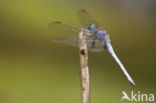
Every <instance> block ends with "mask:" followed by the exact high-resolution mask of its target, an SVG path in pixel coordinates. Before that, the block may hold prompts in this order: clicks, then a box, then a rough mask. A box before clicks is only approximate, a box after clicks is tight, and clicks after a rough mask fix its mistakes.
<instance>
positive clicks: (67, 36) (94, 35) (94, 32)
mask: <svg viewBox="0 0 156 103" xmlns="http://www.w3.org/2000/svg"><path fill="white" fill-rule="evenodd" d="M78 17H79V20H80V22H81V23H82V25H83V26H82V27H76V26H73V25H70V24H66V23H63V22H60V21H53V22H50V23H49V27H50V28H51V30H52V32H53V33H56V34H58V35H61V38H59V39H55V40H54V41H55V42H59V43H63V44H68V45H71V46H74V47H79V39H78V34H79V32H80V31H82V32H84V34H85V36H86V39H85V42H86V44H87V50H88V51H93V52H99V51H104V50H106V51H107V52H108V53H109V54H110V55H111V56H112V57H113V58H114V59H115V61H116V62H117V64H118V65H119V67H120V68H121V70H122V71H123V73H124V74H125V76H126V77H127V79H128V81H129V82H130V83H131V84H132V86H135V83H134V81H133V79H132V78H131V76H130V75H129V73H128V72H127V71H126V69H125V67H124V66H123V64H122V63H121V61H120V60H119V58H118V57H117V55H116V53H115V52H114V49H113V47H112V45H111V42H110V38H109V34H108V33H107V32H106V31H105V30H104V29H103V28H102V27H101V26H100V25H99V23H98V22H97V21H95V20H94V18H93V17H92V16H91V15H90V14H89V13H88V12H87V11H86V10H85V9H81V10H79V11H78Z"/></svg>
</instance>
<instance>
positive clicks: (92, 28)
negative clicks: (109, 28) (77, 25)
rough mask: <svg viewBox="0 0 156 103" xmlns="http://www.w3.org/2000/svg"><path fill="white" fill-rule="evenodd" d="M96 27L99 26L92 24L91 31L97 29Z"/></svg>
mask: <svg viewBox="0 0 156 103" xmlns="http://www.w3.org/2000/svg"><path fill="white" fill-rule="evenodd" d="M96 28H97V27H96V25H95V24H90V25H89V27H88V29H89V30H90V31H92V30H95V29H96Z"/></svg>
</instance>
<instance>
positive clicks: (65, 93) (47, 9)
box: [0, 0, 156, 103]
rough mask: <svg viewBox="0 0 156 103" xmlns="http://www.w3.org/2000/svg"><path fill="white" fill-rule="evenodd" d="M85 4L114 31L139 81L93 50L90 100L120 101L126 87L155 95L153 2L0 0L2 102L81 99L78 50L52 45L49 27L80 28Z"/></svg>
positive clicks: (120, 50)
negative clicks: (79, 14) (55, 24)
mask: <svg viewBox="0 0 156 103" xmlns="http://www.w3.org/2000/svg"><path fill="white" fill-rule="evenodd" d="M81 8H85V9H86V10H87V11H88V12H89V13H90V14H91V15H92V16H93V17H94V18H95V19H96V20H97V21H98V22H99V23H100V24H101V25H102V26H103V27H104V28H105V30H106V31H107V32H108V33H109V34H110V38H111V41H112V45H113V47H114V49H115V52H116V53H117V55H118V57H119V58H120V60H121V61H122V62H123V64H124V66H125V67H126V68H127V70H128V72H129V73H130V75H131V76H132V78H133V79H134V81H135V83H136V87H135V88H133V87H132V86H131V85H130V84H129V82H128V81H127V79H126V78H125V76H124V75H123V73H122V71H121V70H120V68H119V66H118V65H117V64H116V63H115V61H114V60H113V59H112V57H111V56H110V55H109V54H108V53H107V52H97V53H93V52H90V53H89V67H90V74H91V80H90V82H91V102H92V103H121V97H122V91H123V90H124V91H125V92H127V93H128V94H129V95H130V92H131V91H132V90H133V91H134V92H135V93H137V92H138V91H140V92H141V93H146V94H149V93H153V94H156V64H155V61H156V54H155V53H156V47H155V45H156V36H155V35H156V1H155V0H0V103H81V81H80V75H79V72H80V65H79V52H78V49H77V48H73V47H71V46H68V45H64V44H57V43H54V42H53V41H52V39H54V38H55V37H56V36H57V34H54V33H52V32H51V31H50V28H49V27H48V23H49V22H51V21H56V20H60V21H63V22H66V23H68V24H72V25H76V26H81V24H80V22H79V20H78V18H77V11H78V10H79V9H81ZM123 102H125V103H126V102H128V101H126V100H125V101H123Z"/></svg>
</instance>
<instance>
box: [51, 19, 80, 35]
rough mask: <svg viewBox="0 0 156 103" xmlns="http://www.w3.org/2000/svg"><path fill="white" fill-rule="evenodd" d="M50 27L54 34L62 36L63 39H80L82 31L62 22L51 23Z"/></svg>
mask: <svg viewBox="0 0 156 103" xmlns="http://www.w3.org/2000/svg"><path fill="white" fill-rule="evenodd" d="M49 27H50V28H51V30H52V32H53V33H55V34H60V35H61V37H62V38H66V37H68V38H73V37H78V33H79V31H80V29H79V28H77V27H74V26H72V25H69V24H65V23H62V22H60V21H54V22H51V23H49Z"/></svg>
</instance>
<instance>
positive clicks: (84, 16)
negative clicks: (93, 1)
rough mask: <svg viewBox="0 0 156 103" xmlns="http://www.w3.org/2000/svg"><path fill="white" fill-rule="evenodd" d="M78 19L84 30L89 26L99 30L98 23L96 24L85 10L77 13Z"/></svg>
mask: <svg viewBox="0 0 156 103" xmlns="http://www.w3.org/2000/svg"><path fill="white" fill-rule="evenodd" d="M78 17H79V19H80V22H81V23H82V25H83V26H84V27H85V28H86V29H88V27H89V25H90V24H96V26H97V28H100V25H99V23H98V22H96V21H95V20H94V19H93V17H92V16H91V15H90V14H89V13H88V12H87V11H86V10H85V9H81V10H79V11H78Z"/></svg>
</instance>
